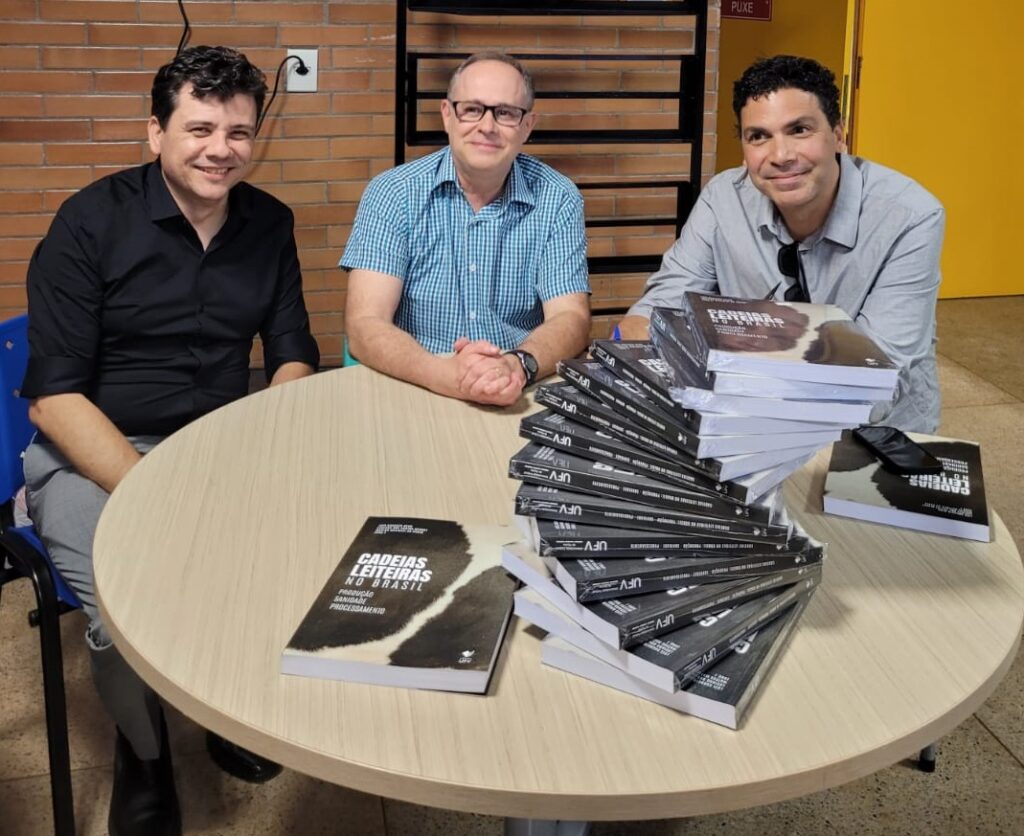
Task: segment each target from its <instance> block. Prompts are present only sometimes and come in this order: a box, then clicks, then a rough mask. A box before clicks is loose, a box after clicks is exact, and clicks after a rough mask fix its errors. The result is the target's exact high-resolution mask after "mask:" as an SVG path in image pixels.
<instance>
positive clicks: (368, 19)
mask: <svg viewBox="0 0 1024 836" xmlns="http://www.w3.org/2000/svg"><path fill="white" fill-rule="evenodd" d="M328 14H329V17H328V20H330V22H331V23H391V28H392V29H394V28H395V27H394V24H395V9H394V3H373V4H368V5H362V4H360V5H357V4H355V3H331V4H330V5H329V6H328Z"/></svg>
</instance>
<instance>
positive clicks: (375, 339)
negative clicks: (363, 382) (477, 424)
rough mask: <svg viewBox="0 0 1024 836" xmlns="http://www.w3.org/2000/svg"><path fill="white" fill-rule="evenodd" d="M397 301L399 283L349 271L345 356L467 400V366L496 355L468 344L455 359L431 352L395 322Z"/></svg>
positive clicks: (476, 344)
mask: <svg viewBox="0 0 1024 836" xmlns="http://www.w3.org/2000/svg"><path fill="white" fill-rule="evenodd" d="M401 297H402V280H401V279H399V278H398V277H397V276H389V275H387V274H386V273H378V272H376V271H375V270H363V269H359V268H356V269H353V270H352V271H350V272H349V275H348V299H347V301H346V304H345V333H346V334H347V336H348V346H349V352H350V353H351V354H352V356H353V357H355V358H356V359H358V360H359V362H360V363H362V364H363V365H366V366H369V367H370V368H371V369H376V370H377V371H379V372H383V373H384V374H386V375H389V376H391V377H396V378H398V379H399V380H406V381H408V382H409V383H415V384H416V385H417V386H423V387H424V388H426V389H430V390H431V391H432V392H437V393H438V394H440V395H446V396H448V397H451V398H466V395H465V393H464V392H463V391H462V390H461V388H460V386H459V382H460V380H461V379H462V377H463V376H464V374H465V371H466V367H467V366H468V365H471V364H472V363H473V362H474V361H476V360H477V359H479V358H480V357H482V356H487V355H491V356H494V355H498V354H500V353H501V352H500V350H499V349H497V348H496V347H493V346H490V344H489V343H483V341H479V340H478V341H476V342H474V343H469V344H468V346H469V349H468V350H466V349H463V350H461V351H459V352H458V353H457V354H456V355H455V356H454V357H444V356H439V355H435V354H431V353H430V352H429V351H427V350H426V349H425V348H423V346H421V345H420V344H419V343H418V342H416V340H415V339H414V338H413V337H412V336H411V335H410V334H408V333H406V332H405V331H403V330H402V329H401V328H399V327H398V326H397V325H395V324H394V316H395V311H397V310H398V303H399V301H400V300H401Z"/></svg>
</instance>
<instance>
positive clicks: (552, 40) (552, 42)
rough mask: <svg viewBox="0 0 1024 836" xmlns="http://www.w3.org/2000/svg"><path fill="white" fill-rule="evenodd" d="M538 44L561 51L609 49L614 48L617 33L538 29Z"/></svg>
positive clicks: (595, 30)
mask: <svg viewBox="0 0 1024 836" xmlns="http://www.w3.org/2000/svg"><path fill="white" fill-rule="evenodd" d="M538 35H539V37H538V44H539V45H540V46H542V47H552V48H557V49H558V50H559V51H560V52H561V51H572V50H574V49H610V48H611V47H614V46H616V42H617V40H618V33H617V32H616V31H614V30H611V29H569V30H566V29H552V30H546V29H540V31H539V33H538Z"/></svg>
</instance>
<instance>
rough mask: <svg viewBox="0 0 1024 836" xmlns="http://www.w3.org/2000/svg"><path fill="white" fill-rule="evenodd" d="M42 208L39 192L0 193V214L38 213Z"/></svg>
mask: <svg viewBox="0 0 1024 836" xmlns="http://www.w3.org/2000/svg"><path fill="white" fill-rule="evenodd" d="M42 208H43V198H42V195H41V194H40V193H39V192H0V212H38V211H39V210H40V209H42Z"/></svg>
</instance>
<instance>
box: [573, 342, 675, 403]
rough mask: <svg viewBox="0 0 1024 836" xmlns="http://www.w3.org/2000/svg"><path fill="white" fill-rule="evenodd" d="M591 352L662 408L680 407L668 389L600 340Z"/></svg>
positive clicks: (600, 361)
mask: <svg viewBox="0 0 1024 836" xmlns="http://www.w3.org/2000/svg"><path fill="white" fill-rule="evenodd" d="M590 354H591V356H592V357H593V358H594V359H595V360H597V361H598V362H599V363H601V364H603V365H604V366H605V367H606V368H607V369H608V370H609V371H610V372H612V373H613V374H617V375H619V377H622V378H624V379H626V380H628V381H629V382H630V383H632V384H633V385H634V386H637V387H639V388H640V389H642V390H643V391H644V392H646V393H647V394H648V395H649V396H650V397H651V399H652V400H653V401H654V402H655V403H656V404H658V405H659V406H661V407H662V408H664V409H678V408H679V406H678V404H676V402H675V401H673V400H672V396H671V395H670V394H669V393H668V389H664V388H662V387H661V386H658V385H657V384H655V383H653V382H652V381H651V380H649V379H648V378H647V376H646V375H644V374H642V373H641V372H638V371H637V370H636V369H634V368H633V367H632V365H630V363H629V362H628V361H626V360H624V359H623V358H622V357H616V356H615V355H614V354H612V353H611V352H610V351H608V350H607V349H606V348H604V347H603V346H602V345H601V344H600V343H599V342H595V343H594V344H593V345H592V346H591V347H590Z"/></svg>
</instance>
